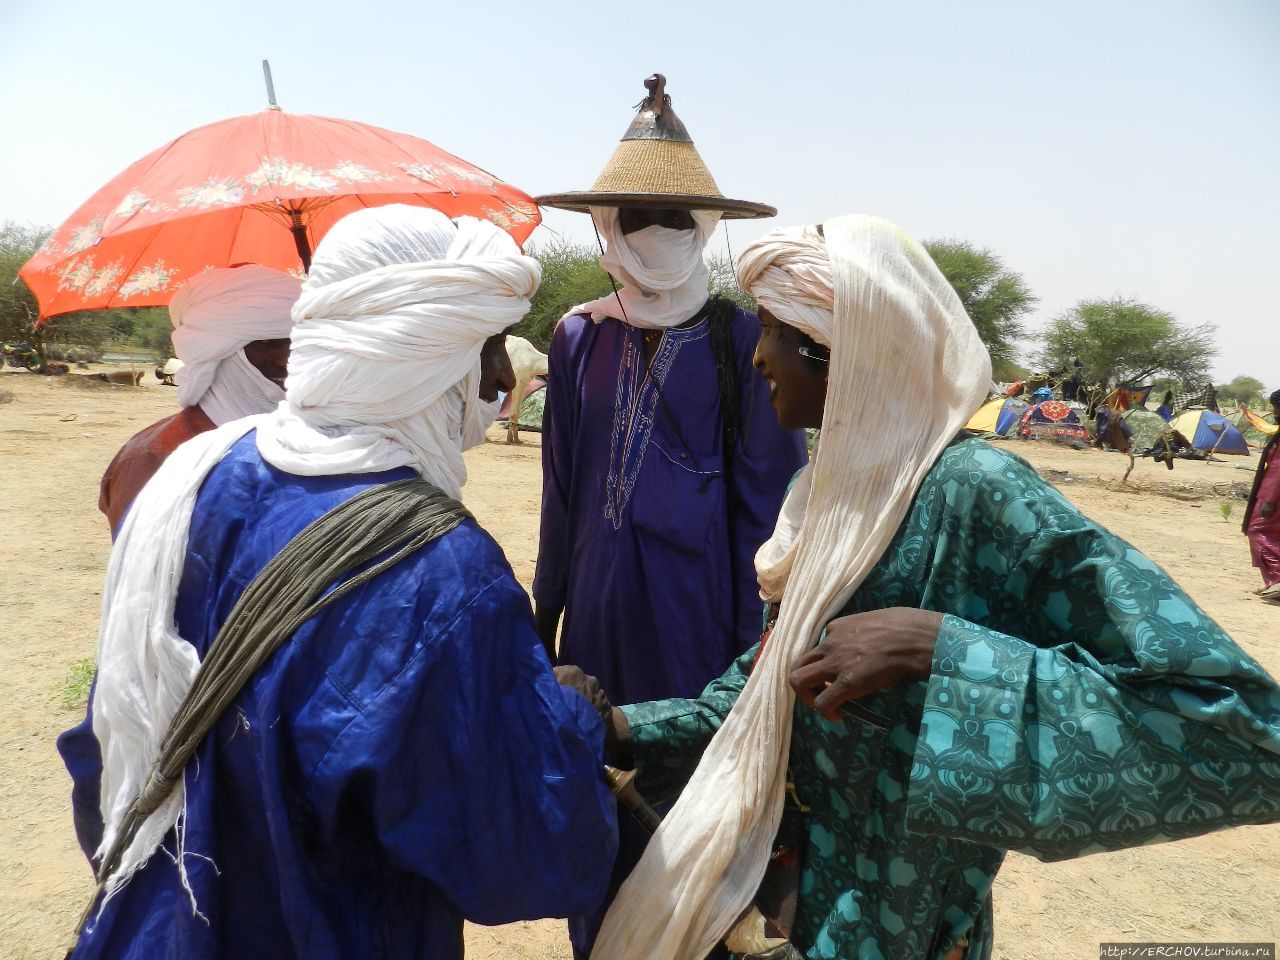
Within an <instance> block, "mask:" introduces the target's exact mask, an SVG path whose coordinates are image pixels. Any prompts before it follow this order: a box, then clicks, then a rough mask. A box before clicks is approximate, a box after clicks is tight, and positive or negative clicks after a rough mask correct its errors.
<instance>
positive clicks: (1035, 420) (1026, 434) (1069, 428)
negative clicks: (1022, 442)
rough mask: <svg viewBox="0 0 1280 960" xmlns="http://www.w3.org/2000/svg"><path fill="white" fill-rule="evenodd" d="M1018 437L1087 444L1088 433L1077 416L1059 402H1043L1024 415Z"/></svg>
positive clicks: (1019, 425) (1019, 426)
mask: <svg viewBox="0 0 1280 960" xmlns="http://www.w3.org/2000/svg"><path fill="white" fill-rule="evenodd" d="M1018 436H1020V437H1023V438H1027V439H1032V440H1036V439H1040V438H1045V439H1050V440H1073V441H1077V442H1079V443H1088V442H1089V431H1088V430H1087V429H1086V428H1085V425H1084V424H1083V423H1081V422H1080V416H1079V414H1077V413H1076V412H1075V411H1074V410H1072V409H1071V408H1070V407H1069V406H1067V405H1066V404H1065V403H1063V402H1062V401H1061V400H1045V401H1043V402H1042V403H1037V404H1036V405H1035V406H1034V407H1032V408H1031V409H1029V410H1028V411H1027V412H1026V413H1024V414H1023V415H1022V422H1021V423H1019V424H1018Z"/></svg>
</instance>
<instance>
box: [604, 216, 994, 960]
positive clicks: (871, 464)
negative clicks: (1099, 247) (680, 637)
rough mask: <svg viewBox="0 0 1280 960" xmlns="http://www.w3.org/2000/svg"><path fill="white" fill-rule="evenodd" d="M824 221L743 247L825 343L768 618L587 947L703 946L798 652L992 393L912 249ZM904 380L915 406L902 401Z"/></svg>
mask: <svg viewBox="0 0 1280 960" xmlns="http://www.w3.org/2000/svg"><path fill="white" fill-rule="evenodd" d="M824 233H825V237H826V241H825V244H824V243H823V242H822V240H821V239H820V238H819V237H818V236H817V234H816V232H815V231H813V230H812V228H792V229H787V230H774V231H771V232H770V233H768V234H766V235H765V236H764V237H763V238H761V239H760V240H758V241H757V242H756V243H754V244H752V245H751V246H750V247H749V248H747V249H746V250H744V251H743V253H742V255H741V256H740V257H739V258H738V279H739V282H740V283H741V284H742V286H743V287H744V288H745V289H747V290H750V291H751V292H752V293H753V294H754V295H755V296H756V298H757V300H758V301H759V302H760V303H762V304H765V305H766V309H768V310H769V311H770V312H772V313H775V314H776V315H777V316H778V317H779V319H781V320H783V321H785V322H787V323H793V324H794V325H795V326H797V327H799V328H800V329H802V330H804V331H805V332H806V333H809V335H810V336H813V337H814V338H815V339H818V340H820V341H821V342H822V343H824V344H826V345H829V346H830V348H831V360H830V374H829V378H828V384H827V401H826V408H825V411H824V413H823V422H822V444H821V449H820V452H818V453H817V454H815V457H814V460H813V462H812V463H811V465H810V466H809V468H807V472H808V473H810V474H811V475H812V477H811V481H810V482H809V484H808V485H807V496H806V498H805V499H806V509H805V510H803V511H802V512H801V520H800V523H799V526H798V529H797V531H796V535H795V536H794V538H793V542H792V545H791V547H790V549H789V550H787V551H786V553H787V569H788V570H789V571H790V574H789V577H787V576H784V577H782V582H784V583H785V585H786V596H785V598H784V599H783V602H782V606H781V610H780V613H779V618H778V622H777V624H776V626H775V627H774V629H773V633H772V635H771V637H770V639H769V642H768V643H767V644H766V645H765V647H764V650H763V652H762V653H761V656H760V659H759V660H758V661H757V662H756V665H755V667H754V669H753V670H752V673H751V678H750V679H749V680H748V682H747V685H746V687H745V688H744V689H743V691H742V694H741V696H739V698H738V701H737V703H736V704H735V705H734V708H733V710H732V711H731V712H730V714H729V716H728V717H727V718H726V719H725V721H724V723H723V724H722V725H721V727H720V729H719V731H718V732H717V733H716V735H715V737H714V738H713V739H712V741H711V744H710V745H709V747H708V748H707V751H706V752H705V753H704V754H703V757H702V761H701V763H700V764H699V765H698V769H697V771H696V772H695V773H694V775H693V778H692V779H691V780H690V782H689V785H688V786H687V787H686V788H685V790H684V792H683V793H682V794H681V795H680V799H679V801H677V803H676V805H675V808H674V809H673V810H672V811H671V813H670V814H668V816H667V818H666V819H665V820H663V822H662V826H661V827H660V828H659V830H658V833H657V835H656V836H655V837H654V839H653V841H652V842H651V843H650V844H649V846H648V848H647V849H646V851H645V854H644V858H643V859H642V860H641V861H640V864H639V866H637V867H636V869H635V870H634V871H633V872H632V873H631V876H630V878H629V879H628V880H627V882H626V884H625V885H624V886H623V888H622V891H621V893H620V894H619V896H618V898H617V899H616V900H615V901H614V903H613V906H612V907H611V908H610V911H609V913H608V916H607V917H606V918H605V922H604V928H603V929H602V931H601V933H600V938H599V940H598V941H597V942H596V946H595V951H594V952H593V954H592V956H593V957H606V958H609V960H616V958H650V957H666V958H696V957H702V956H705V955H706V953H707V951H709V950H710V949H711V948H712V947H713V946H714V945H715V943H716V942H717V941H718V940H719V939H720V938H721V937H723V936H724V935H725V933H726V932H728V931H729V929H730V927H732V926H733V924H734V922H735V920H736V919H737V918H738V916H739V915H740V914H741V912H742V910H743V909H744V908H745V907H746V906H747V905H748V904H749V903H750V901H751V898H752V897H753V896H754V894H755V891H756V888H757V887H758V885H759V882H760V879H761V877H762V876H763V875H764V869H765V865H766V863H767V861H768V859H769V853H770V846H771V844H772V842H773V838H774V834H775V832H776V830H777V826H778V822H779V819H780V818H781V814H782V804H783V792H784V788H785V785H786V770H787V760H788V754H789V752H790V746H791V718H792V709H793V707H794V702H795V695H794V693H793V691H792V690H791V687H790V685H789V683H788V677H789V674H790V672H791V667H792V664H794V663H795V661H796V660H797V659H798V658H799V657H800V656H801V654H803V653H804V652H805V651H806V650H807V649H809V647H811V646H812V645H813V644H814V643H815V642H816V641H817V638H818V635H819V633H820V631H821V629H822V627H823V626H824V625H825V624H826V622H827V621H828V620H829V619H830V618H831V617H832V616H834V615H835V614H836V613H838V612H839V610H840V609H841V608H842V607H843V606H844V605H845V603H846V602H847V601H848V599H849V598H850V597H851V596H852V595H853V593H854V591H855V590H857V589H858V587H859V585H860V584H861V583H862V581H863V579H864V578H865V577H866V575H867V573H868V572H869V571H870V570H871V568H872V567H873V566H874V565H875V563H876V561H877V560H879V558H880V555H881V554H882V553H883V552H884V550H885V548H886V547H887V546H888V544H889V542H890V540H891V539H892V538H893V536H894V534H895V533H896V532H897V529H898V527H899V525H900V524H901V523H902V521H903V519H904V518H905V517H906V514H907V511H908V509H909V508H910V506H911V502H912V500H913V498H914V496H915V494H916V491H917V490H918V489H919V486H920V483H921V481H922V480H923V479H924V476H925V474H926V473H928V471H929V470H930V469H931V468H932V467H933V464H934V462H935V461H936V460H937V458H938V456H939V455H940V454H941V452H942V450H943V448H944V447H945V446H946V445H947V444H948V443H950V442H951V440H952V439H953V438H954V437H955V436H956V434H957V433H958V432H959V431H960V430H961V428H963V427H964V425H965V423H967V422H968V419H969V417H970V416H971V415H972V414H973V412H974V411H975V410H977V408H978V407H979V406H980V405H981V403H982V402H983V400H985V399H986V395H987V393H986V392H987V383H988V381H989V380H990V378H991V361H990V359H989V357H988V355H987V351H986V349H985V347H983V345H982V342H981V340H980V339H979V338H978V334H977V331H976V330H975V329H974V327H973V324H972V322H971V321H970V320H969V318H968V316H967V315H966V314H965V312H964V308H963V307H962V306H961V305H960V301H959V299H958V298H957V297H956V295H955V292H954V291H953V290H952V289H951V286H950V284H948V283H947V281H946V278H945V277H943V276H942V274H941V273H940V272H939V271H938V268H937V267H936V266H935V265H934V264H933V261H932V260H931V259H930V258H929V255H928V254H927V253H926V252H925V251H924V249H923V248H922V247H921V246H920V245H919V244H918V243H916V242H915V241H914V240H912V239H911V238H910V237H908V236H907V235H906V234H905V233H903V232H902V231H901V230H900V229H899V228H897V227H895V226H894V225H893V224H891V223H888V222H886V221H884V220H880V219H877V218H874V217H864V216H852V217H841V218H839V219H836V220H831V221H828V222H827V223H826V224H824ZM824 246H825V256H824V255H823V252H822V248H823V247H824ZM824 260H826V264H825V266H824V264H823V261H824ZM793 267H794V270H793ZM828 315H829V317H830V319H829V320H828V319H827V318H828ZM904 393H905V394H906V395H909V396H912V397H917V398H925V399H924V401H923V402H924V403H925V406H924V408H923V409H922V408H921V407H920V405H919V404H918V403H913V404H904V403H902V401H901V397H902V395H903V394H904ZM795 489H797V490H798V489H799V486H798V485H797V487H796V488H795ZM764 572H765V573H766V574H771V573H773V569H772V567H771V566H770V565H768V564H766V569H765V571H764ZM655 917H660V918H662V922H661V923H655V922H654V918H655Z"/></svg>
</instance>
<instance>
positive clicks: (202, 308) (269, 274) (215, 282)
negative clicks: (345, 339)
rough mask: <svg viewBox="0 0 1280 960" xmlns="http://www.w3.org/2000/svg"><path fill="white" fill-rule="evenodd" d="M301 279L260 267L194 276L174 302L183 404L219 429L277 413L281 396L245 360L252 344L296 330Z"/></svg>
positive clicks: (171, 312)
mask: <svg viewBox="0 0 1280 960" xmlns="http://www.w3.org/2000/svg"><path fill="white" fill-rule="evenodd" d="M301 286H302V285H301V281H299V280H297V279H295V278H294V277H291V276H289V275H288V274H287V273H281V272H280V271H279V270H272V269H270V268H269V267H263V266H259V265H257V264H252V263H251V264H245V265H244V266H241V267H219V268H217V269H214V270H206V271H205V272H204V273H201V274H197V275H196V276H195V277H193V278H192V279H191V280H190V281H189V282H188V283H187V284H186V285H185V286H183V288H182V289H181V290H179V291H178V292H177V294H176V295H175V296H174V298H173V301H172V302H171V303H170V304H169V317H170V318H171V319H172V320H173V327H174V330H173V349H174V352H175V353H176V354H177V355H178V359H179V360H181V361H182V363H183V366H182V369H181V370H179V371H178V374H177V382H178V402H179V403H180V404H182V406H184V407H192V406H195V405H196V404H199V405H200V409H201V410H203V411H204V412H205V414H206V415H207V416H208V417H209V419H210V420H212V421H213V422H214V423H216V424H219V425H221V424H224V423H226V422H227V421H228V420H236V419H239V418H240V417H248V416H252V415H253V414H255V413H266V412H267V411H269V410H274V409H275V408H276V404H278V403H279V402H280V401H281V400H283V399H284V391H283V390H281V389H280V387H278V386H277V385H276V384H274V383H272V382H271V381H270V380H268V379H267V378H266V377H264V376H263V375H262V374H261V373H259V372H258V371H257V370H256V369H255V368H254V366H253V365H252V364H251V363H249V361H248V359H246V357H245V355H244V348H245V346H246V345H247V344H249V343H252V342H253V341H254V340H281V339H284V338H285V337H288V336H289V331H290V329H291V328H292V327H293V316H292V310H293V304H294V302H295V301H296V300H297V299H298V291H299V290H300V289H301Z"/></svg>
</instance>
